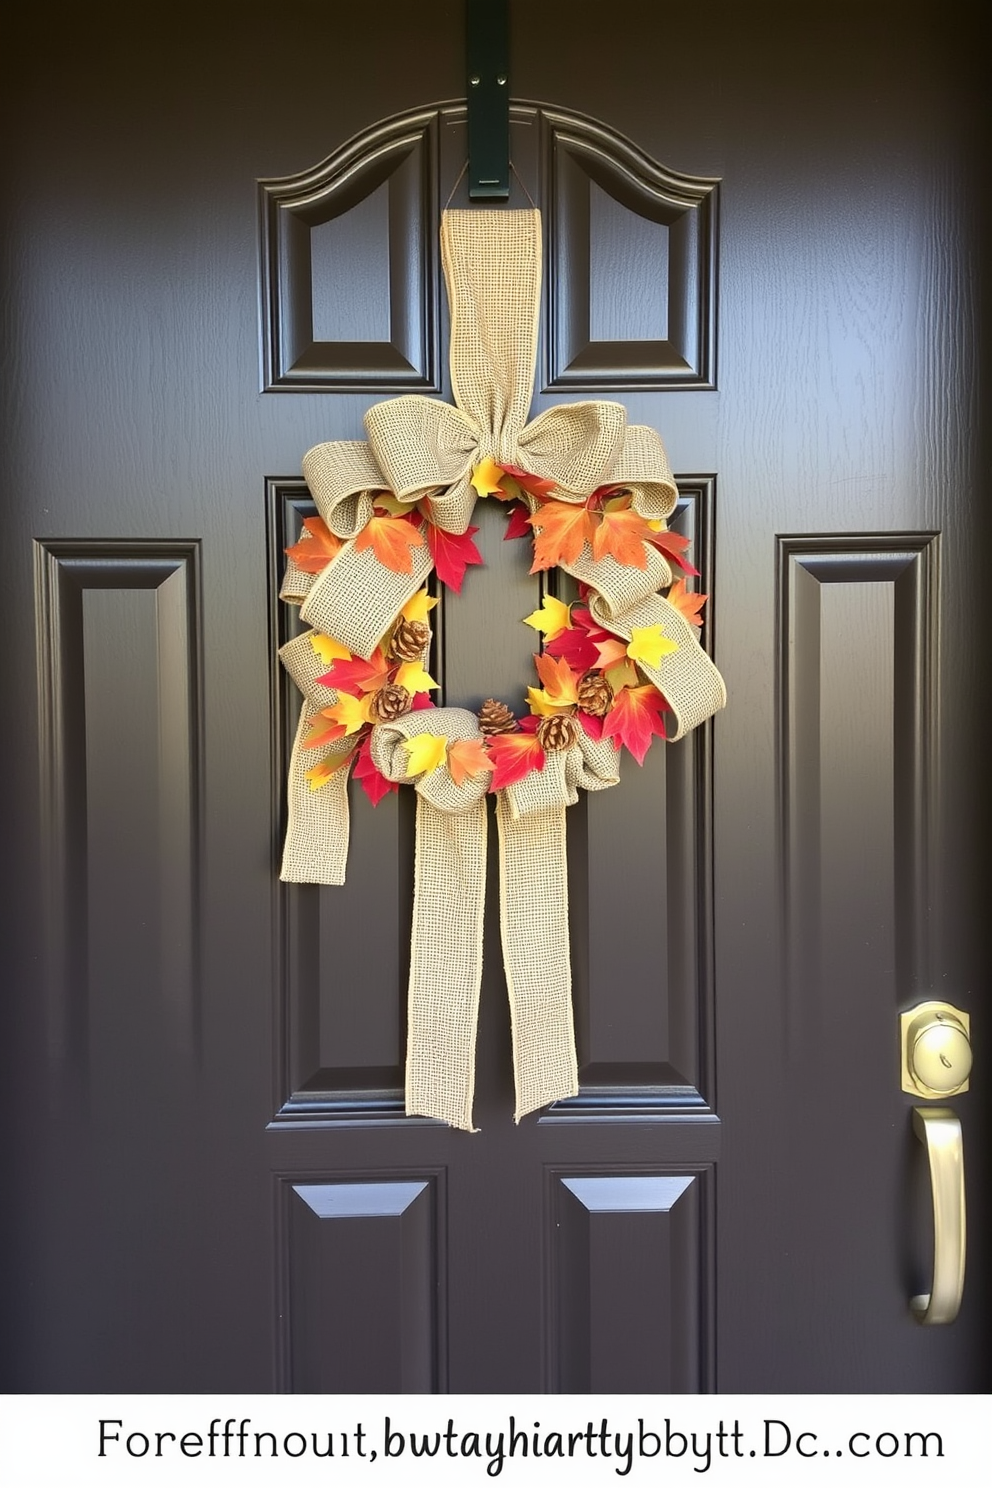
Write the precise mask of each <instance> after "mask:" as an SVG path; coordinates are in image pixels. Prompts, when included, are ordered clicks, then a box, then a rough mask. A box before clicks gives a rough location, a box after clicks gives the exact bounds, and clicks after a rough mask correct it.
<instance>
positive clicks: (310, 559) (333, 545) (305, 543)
mask: <svg viewBox="0 0 992 1488" xmlns="http://www.w3.org/2000/svg"><path fill="white" fill-rule="evenodd" d="M303 530H304V532H305V533H309V536H306V537H301V538H300V540H299V542H297V543H294V544H293V546H292V547H291V548H287V549H286V556H287V558H292V560H293V562H294V563H295V564H296V566H297V568H301V569H302V570H303V572H304V573H308V574H318V573H320V572H321V571H322V570H323V569H325V568H326V567H327V565H328V564H329V563H330V561H331V559H332V558H336V557H337V555H338V553H340V551H341V549H342V548H343V547H344V543H343V542H342V541H341V539H340V538H339V537H335V536H334V533H333V532H332V531H331V529H330V528H329V527H328V525H327V523H326V522H325V521H324V519H323V517H304V518H303Z"/></svg>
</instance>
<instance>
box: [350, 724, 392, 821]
mask: <svg viewBox="0 0 992 1488" xmlns="http://www.w3.org/2000/svg"><path fill="white" fill-rule="evenodd" d="M352 774H353V775H354V777H355V779H356V780H357V781H358V782H359V784H360V785H361V787H362V790H363V791H364V792H365V794H366V795H367V796H368V798H369V800H370V801H371V802H372V805H373V806H378V804H379V802H380V801H381V800H382V799H383V797H384V796H388V795H389V793H390V791H398V790H399V788H400V786H399V781H398V780H390V778H389V776H388V775H383V773H382V771H381V770H380V769H379V766H378V765H377V764H376V763H375V761H374V760H373V758H372V739H371V735H370V736H369V737H368V738H366V739H364V740H363V741H362V743H361V744H360V746H359V749H358V757H357V759H356V760H355V768H354V770H353V771H352Z"/></svg>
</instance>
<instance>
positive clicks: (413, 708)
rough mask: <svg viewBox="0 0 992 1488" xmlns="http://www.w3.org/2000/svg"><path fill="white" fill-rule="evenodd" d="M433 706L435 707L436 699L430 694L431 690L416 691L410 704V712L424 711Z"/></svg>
mask: <svg viewBox="0 0 992 1488" xmlns="http://www.w3.org/2000/svg"><path fill="white" fill-rule="evenodd" d="M433 707H434V699H433V698H432V697H431V695H430V693H429V692H417V693H414V695H413V701H412V702H411V704H410V712H411V713H422V712H423V711H424V709H425V708H433Z"/></svg>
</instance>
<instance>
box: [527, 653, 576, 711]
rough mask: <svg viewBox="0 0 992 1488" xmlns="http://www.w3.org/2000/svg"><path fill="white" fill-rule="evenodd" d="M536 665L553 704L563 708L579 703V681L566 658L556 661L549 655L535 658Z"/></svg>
mask: <svg viewBox="0 0 992 1488" xmlns="http://www.w3.org/2000/svg"><path fill="white" fill-rule="evenodd" d="M534 665H535V666H536V668H537V675H538V676H539V677H540V679H541V681H542V682H543V683H544V688H545V691H546V692H547V694H548V696H549V698H550V699H551V701H552V702H554V703H560V704H561V705H562V706H565V705H566V704H570V703H577V702H578V700H579V695H578V693H577V692H576V687H577V685H578V681H579V679H578V677H577V676H576V674H575V672H573V671H572V668H571V667H570V666H569V664H568V662H567V661H566V660H565V658H564V657H562V658H561V660H560V661H556V660H555V658H554V657H553V656H548V655H547V654H544V655H542V656H535V657H534Z"/></svg>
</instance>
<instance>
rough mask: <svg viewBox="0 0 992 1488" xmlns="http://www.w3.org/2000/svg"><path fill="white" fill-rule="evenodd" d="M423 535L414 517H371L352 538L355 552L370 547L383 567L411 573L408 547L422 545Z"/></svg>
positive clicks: (362, 551) (411, 566) (411, 560)
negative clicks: (353, 538)
mask: <svg viewBox="0 0 992 1488" xmlns="http://www.w3.org/2000/svg"><path fill="white" fill-rule="evenodd" d="M423 543H424V538H423V534H422V533H421V531H420V528H419V526H418V525H417V518H416V517H410V516H404V517H371V518H370V519H369V521H368V522H366V524H365V526H364V527H363V528H362V530H361V532H360V533H359V534H358V536H357V537H356V538H355V551H356V552H358V553H364V552H365V551H366V549H367V548H371V549H372V551H373V553H374V554H375V556H376V558H377V559H378V560H379V562H380V563H381V564H382V566H383V567H384V568H388V569H391V571H392V572H393V573H401V574H408V573H413V555H412V554H411V552H410V549H411V548H420V547H423Z"/></svg>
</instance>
